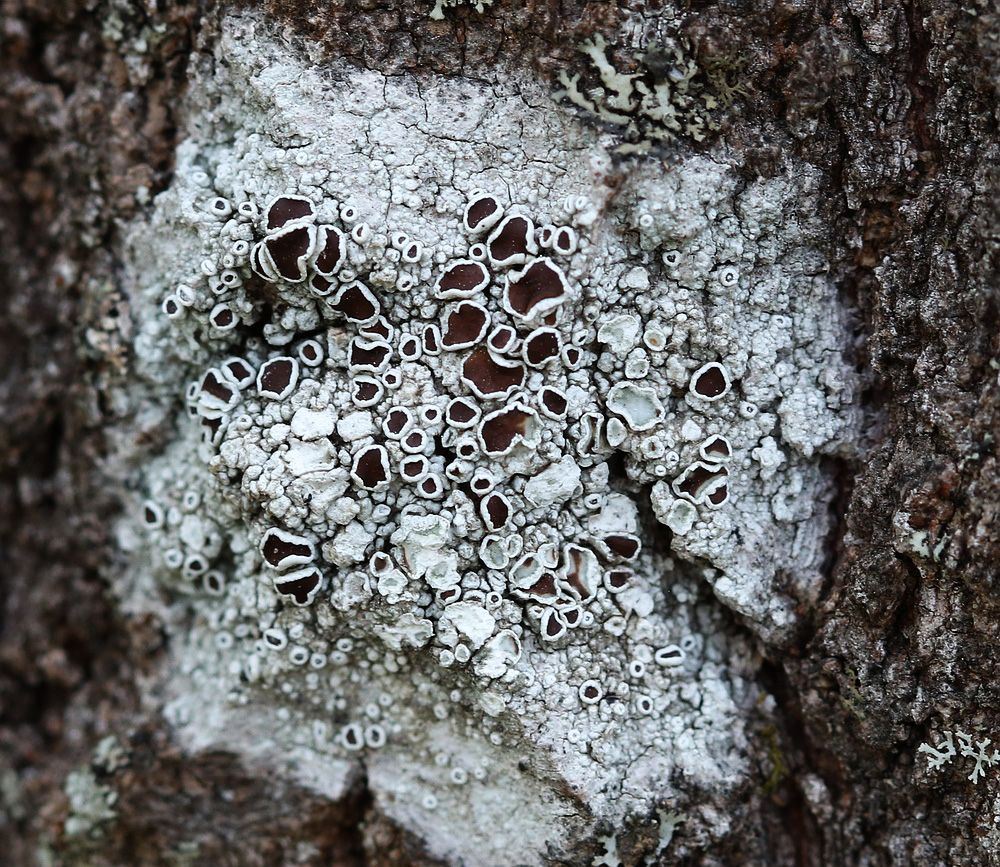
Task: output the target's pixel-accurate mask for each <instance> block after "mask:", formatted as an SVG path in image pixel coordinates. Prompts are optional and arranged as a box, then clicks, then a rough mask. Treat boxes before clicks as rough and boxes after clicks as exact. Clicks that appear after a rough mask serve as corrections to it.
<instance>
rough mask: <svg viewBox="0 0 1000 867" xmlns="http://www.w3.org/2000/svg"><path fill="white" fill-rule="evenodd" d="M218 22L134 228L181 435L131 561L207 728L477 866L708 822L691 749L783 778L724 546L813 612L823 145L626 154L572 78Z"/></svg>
mask: <svg viewBox="0 0 1000 867" xmlns="http://www.w3.org/2000/svg"><path fill="white" fill-rule="evenodd" d="M217 51H218V55H219V56H218V57H217V58H216V61H217V63H216V65H215V66H214V67H213V68H212V71H211V73H210V74H209V73H206V74H204V75H201V76H196V80H195V83H194V85H193V88H192V95H191V109H190V120H189V123H188V129H189V137H188V139H187V140H186V142H185V143H184V144H183V145H182V146H181V147H180V148H179V151H178V158H177V170H176V177H175V180H174V183H173V184H172V186H171V188H170V189H169V190H168V191H167V192H165V193H164V194H162V195H161V196H160V197H159V198H158V199H157V201H156V206H155V210H154V213H153V215H152V217H151V218H150V219H149V221H147V222H145V223H142V224H140V225H137V226H136V227H134V229H133V230H132V233H131V239H130V245H129V259H130V265H129V268H130V276H129V278H128V280H129V282H130V285H131V293H132V296H133V297H132V303H133V309H134V311H135V316H136V318H137V320H138V326H139V333H138V336H137V338H136V342H135V350H136V351H135V358H136V390H135V400H136V401H137V403H139V404H141V412H142V413H143V414H145V418H146V419H147V421H148V420H149V419H151V418H156V417H159V418H161V419H162V420H163V423H168V422H169V423H170V424H172V425H173V429H174V431H175V433H174V435H173V437H172V439H171V441H170V443H169V445H168V446H167V448H166V449H165V450H164V451H163V452H162V453H161V454H159V455H157V456H155V457H150V458H149V460H148V462H147V463H146V465H145V466H144V468H143V473H142V476H143V478H142V481H141V487H142V491H141V494H139V496H138V497H137V500H136V510H135V517H134V518H130V519H129V520H128V521H126V522H124V523H123V526H122V540H123V544H124V546H125V547H126V548H127V549H128V550H130V551H131V552H132V562H133V564H134V568H133V569H132V570H131V571H130V578H131V582H132V583H131V584H130V585H128V586H126V585H123V586H122V587H121V592H122V594H123V596H125V598H126V599H127V600H129V604H130V605H132V606H133V607H135V608H138V609H147V610H148V609H150V608H154V609H155V610H157V611H158V612H159V614H160V616H161V617H162V618H163V619H164V622H165V624H166V627H167V630H168V633H169V634H170V635H171V638H172V648H173V652H174V654H175V666H174V669H173V671H172V674H171V680H170V684H169V693H170V696H171V700H170V704H169V708H168V710H169V713H170V716H171V719H172V720H173V722H174V723H175V724H176V725H177V727H178V730H179V732H180V733H181V736H182V738H183V739H184V740H185V742H186V743H187V744H188V745H189V746H191V747H192V748H197V747H206V746H218V745H225V746H227V747H228V748H230V749H233V750H236V751H237V752H240V753H242V754H244V755H246V756H256V757H260V758H263V759H266V760H267V761H269V762H271V763H281V764H284V765H286V766H287V767H289V768H290V770H291V771H292V772H294V773H295V774H297V775H298V776H299V777H300V778H306V779H309V780H310V781H311V782H312V783H313V784H314V785H316V786H317V787H319V788H321V789H323V790H324V791H327V792H329V793H331V794H334V795H336V794H339V793H340V792H341V791H342V790H343V788H344V787H345V786H346V785H348V784H349V782H350V780H351V777H352V775H353V773H354V772H355V771H356V770H357V768H358V767H359V766H360V765H361V763H363V765H364V767H365V771H366V774H367V777H368V781H369V785H370V786H371V787H372V789H373V791H374V792H375V794H376V797H378V798H379V800H380V803H381V804H382V806H383V808H384V809H385V810H386V811H387V812H388V813H390V814H391V815H393V816H395V817H396V818H397V819H398V820H399V821H401V822H403V823H404V824H406V825H407V826H408V827H411V828H412V829H414V830H417V831H419V832H420V833H421V834H422V835H423V836H424V837H425V838H426V839H427V840H428V844H429V845H430V847H431V849H432V850H433V851H435V852H437V853H439V854H441V855H443V856H444V857H448V858H452V859H455V860H457V859H459V858H464V859H465V863H468V864H473V863H483V864H490V863H501V862H503V863H515V862H525V863H536V862H537V861H538V859H539V857H540V855H539V853H540V852H541V851H544V849H545V847H546V846H550V847H552V851H558V850H561V849H563V848H565V847H566V846H568V845H570V843H571V841H572V840H573V839H574V838H575V837H578V836H579V835H581V834H585V833H586V832H587V829H588V828H591V827H592V823H593V822H594V820H597V819H605V820H610V821H612V822H616V823H617V822H621V821H622V820H623V819H624V818H625V817H626V816H651V815H653V814H654V812H655V811H656V810H657V809H661V810H662V809H663V808H664V807H665V806H670V805H673V804H675V803H676V804H679V805H680V806H683V807H684V812H685V814H686V815H687V816H688V817H689V821H692V822H697V821H699V817H698V810H697V807H696V806H693V807H692V806H691V805H690V804H688V803H687V800H686V795H687V794H690V792H687V791H686V790H685V789H684V787H683V785H682V784H680V783H678V780H683V779H688V780H694V781H696V786H697V787H700V788H704V787H709V788H719V787H721V788H723V789H726V790H735V789H736V788H738V787H739V786H740V785H742V783H743V782H745V781H746V779H747V773H748V757H747V755H746V737H745V734H744V732H743V729H742V727H741V723H740V722H739V720H740V719H741V717H742V716H743V715H744V711H743V710H742V708H746V707H748V706H750V705H751V704H752V703H753V701H754V700H755V698H756V692H755V688H754V687H753V686H752V685H751V680H750V674H749V673H750V671H751V670H752V667H753V662H752V659H751V657H752V653H751V651H750V649H749V646H748V644H747V642H746V641H745V640H743V639H740V638H736V637H732V635H730V634H728V633H727V631H726V627H725V624H726V623H727V622H728V619H727V613H726V612H725V611H723V610H721V609H720V607H719V606H718V605H717V603H715V602H714V600H713V598H712V595H711V593H709V592H707V585H706V583H705V581H704V580H703V579H707V580H708V584H710V585H711V587H713V588H714V592H715V595H716V596H717V597H718V598H721V599H722V600H723V601H725V602H726V603H727V604H728V605H729V606H731V607H732V608H734V609H736V610H737V611H739V612H740V613H741V614H742V615H744V616H745V617H746V618H748V619H749V620H750V621H751V622H752V623H753V624H754V625H755V627H756V628H758V629H760V630H762V631H764V632H767V633H768V634H772V635H778V634H780V633H782V632H783V631H784V630H787V629H788V628H790V627H791V626H792V625H793V621H792V619H793V614H792V612H793V609H794V605H795V599H793V598H791V597H789V596H788V595H786V593H787V592H788V590H789V588H792V590H794V591H795V593H796V595H797V596H798V598H802V597H803V596H805V597H808V595H809V592H810V588H811V587H813V586H816V585H817V584H818V581H819V572H818V569H819V565H820V563H821V560H822V557H823V546H822V540H823V537H824V535H825V534H826V533H827V531H828V529H829V527H828V518H827V500H828V498H829V484H828V482H827V480H826V479H825V477H824V476H823V474H822V472H821V470H820V467H819V464H818V456H819V455H821V454H824V453H828V452H831V451H834V450H836V449H837V448H839V447H840V444H841V442H842V440H843V439H844V438H845V436H849V434H850V417H849V414H847V413H846V412H845V411H844V406H845V405H846V404H847V403H848V402H849V400H850V389H849V387H848V383H849V380H848V377H847V373H846V372H845V368H844V365H843V363H842V361H841V357H840V349H839V347H840V346H841V345H842V343H843V333H842V327H841V325H840V319H841V314H840V312H839V309H838V306H837V303H836V298H835V293H834V290H833V288H832V286H831V285H830V284H829V282H828V281H827V280H826V278H825V277H824V275H823V262H822V259H821V258H820V257H819V255H818V254H817V253H816V252H815V251H814V250H812V249H811V248H810V246H809V232H810V230H811V229H810V222H809V221H810V216H809V215H810V205H809V203H810V200H811V196H812V195H813V194H814V193H813V192H812V191H811V189H810V175H809V173H808V172H807V171H806V170H805V169H804V168H803V167H801V166H797V167H794V168H790V169H789V171H788V172H787V173H786V174H785V175H783V176H780V177H777V178H774V179H770V180H763V179H758V180H755V181H752V182H746V181H745V180H743V179H741V178H739V177H738V176H737V174H736V173H735V172H734V171H733V170H732V168H731V167H729V166H728V165H727V164H726V162H725V160H724V157H723V155H722V154H721V153H720V154H717V155H715V157H711V156H701V157H690V158H686V159H683V160H680V161H679V162H678V163H677V165H675V166H674V167H673V168H670V169H667V168H665V167H664V166H663V165H661V164H659V163H656V162H648V163H644V164H641V165H635V166H632V167H629V168H628V170H627V171H626V170H624V169H620V168H615V166H614V165H613V163H612V161H611V159H610V158H609V156H608V153H607V150H606V148H605V147H604V142H602V141H601V140H600V139H598V138H596V137H595V135H594V134H593V133H589V132H587V131H586V130H583V129H581V127H580V126H579V124H578V123H577V122H576V121H575V120H574V118H573V117H572V116H571V114H570V113H568V112H567V111H565V110H563V109H560V108H559V107H558V106H556V105H555V104H554V103H553V102H552V101H551V97H549V96H548V95H547V90H546V88H545V87H543V86H541V85H540V84H533V83H532V82H531V81H530V80H527V79H524V78H519V77H511V78H507V79H503V80H502V81H501V82H500V83H499V84H497V85H495V86H493V87H486V86H484V85H481V84H479V83H473V82H471V81H461V80H455V79H447V80H446V79H438V78H433V77H429V76H427V77H419V78H418V77H412V76H395V77H392V78H386V77H384V76H382V75H379V74H378V73H374V72H359V71H347V70H342V71H341V72H340V73H339V74H331V73H329V72H323V73H320V72H318V71H317V70H315V69H311V68H309V67H308V66H307V65H305V64H304V63H303V62H302V61H301V59H299V58H298V57H297V56H294V55H292V54H290V53H289V51H288V49H287V48H286V47H284V46H283V45H282V44H281V43H280V42H279V41H277V40H273V39H271V38H270V37H269V36H267V34H266V33H265V32H264V30H263V29H262V27H261V25H260V23H259V22H257V21H255V19H253V18H232V19H230V20H229V21H228V23H227V25H226V27H225V32H224V35H223V37H222V39H221V40H220V43H219V46H218V49H217ZM163 599H168V600H169V604H164V603H163V602H162V600H163ZM692 791H693V790H692ZM509 814H516V815H517V816H518V820H519V822H520V825H519V826H518V827H517V828H516V829H512V830H511V833H510V835H506V834H498V833H497V828H498V827H500V825H501V824H504V823H505V822H506V820H507V818H508V815H509ZM702 824H704V825H705V826H707V827H715V828H716V830H718V831H720V832H721V831H722V830H723V827H722V826H724V824H725V823H724V822H722V820H720V819H719V817H718V816H715V818H714V819H712V818H706V817H702ZM473 844H474V846H475V847H476V852H475V853H473V852H471V851H470V850H469V847H470V845H473ZM497 859H499V860H497Z"/></svg>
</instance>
